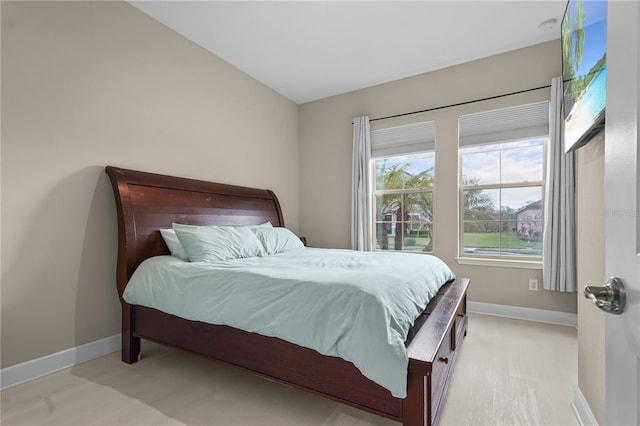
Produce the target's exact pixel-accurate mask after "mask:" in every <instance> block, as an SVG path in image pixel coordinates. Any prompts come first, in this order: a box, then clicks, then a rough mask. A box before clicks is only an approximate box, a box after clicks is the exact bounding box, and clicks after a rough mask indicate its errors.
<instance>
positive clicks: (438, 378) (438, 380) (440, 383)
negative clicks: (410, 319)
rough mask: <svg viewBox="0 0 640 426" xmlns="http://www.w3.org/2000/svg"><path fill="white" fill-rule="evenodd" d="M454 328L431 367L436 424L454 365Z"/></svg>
mask: <svg viewBox="0 0 640 426" xmlns="http://www.w3.org/2000/svg"><path fill="white" fill-rule="evenodd" d="M454 327H455V326H453V327H452V328H450V329H449V330H448V331H447V334H446V335H445V337H444V339H443V340H442V344H441V345H440V348H439V349H438V352H437V353H436V357H435V359H434V360H433V364H432V367H431V413H432V417H433V418H432V421H434V423H435V418H436V416H437V414H438V412H439V407H440V403H441V399H442V398H443V395H444V393H445V389H446V385H447V379H448V378H449V374H450V372H451V366H452V365H453V350H454V344H455V343H454V342H455V337H454V336H455V334H454V333H453V330H454Z"/></svg>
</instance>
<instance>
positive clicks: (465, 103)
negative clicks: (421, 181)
mask: <svg viewBox="0 0 640 426" xmlns="http://www.w3.org/2000/svg"><path fill="white" fill-rule="evenodd" d="M549 87H551V85H550V84H548V85H546V86H540V87H534V88H533V89H525V90H520V91H518V92H511V93H505V94H502V95H496V96H490V97H488V98H481V99H474V100H472V101H466V102H459V103H457V104H451V105H444V106H439V107H435V108H429V109H423V110H420V111H412V112H405V113H403V114H396V115H389V116H387V117H379V118H371V119H369V122H371V121H378V120H387V119H389V118H397V117H404V116H405V115H413V114H420V113H422V112H429V111H436V110H439V109H444V108H451V107H456V106H460V105H467V104H472V103H475V102H481V101H489V100H491V99H498V98H503V97H505V96H512V95H519V94H520V93H526V92H533V91H534V90H540V89H547V88H549ZM351 124H353V123H351Z"/></svg>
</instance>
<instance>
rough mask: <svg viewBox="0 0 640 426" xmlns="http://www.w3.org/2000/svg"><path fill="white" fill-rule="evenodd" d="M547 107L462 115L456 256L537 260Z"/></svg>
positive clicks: (533, 106) (541, 227) (538, 255)
mask: <svg viewBox="0 0 640 426" xmlns="http://www.w3.org/2000/svg"><path fill="white" fill-rule="evenodd" d="M548 111H549V110H548V102H540V103H536V104H528V105H522V106H517V107H511V108H506V109H502V110H493V111H487V112H482V113H476V114H470V115H467V116H461V117H460V120H459V133H460V141H459V144H460V147H459V153H460V243H459V247H460V256H461V257H479V258H493V259H495V258H497V259H513V260H518V259H520V260H522V259H525V260H534V261H541V258H542V231H543V217H544V214H543V212H544V210H543V201H542V200H543V199H544V197H543V195H544V194H543V191H544V167H545V147H546V144H547V140H548Z"/></svg>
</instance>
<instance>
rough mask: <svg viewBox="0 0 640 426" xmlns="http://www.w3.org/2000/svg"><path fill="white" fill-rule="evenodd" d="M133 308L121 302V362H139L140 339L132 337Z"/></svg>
mask: <svg viewBox="0 0 640 426" xmlns="http://www.w3.org/2000/svg"><path fill="white" fill-rule="evenodd" d="M133 315H134V314H133V307H132V306H131V305H129V304H127V303H124V302H122V361H123V362H126V363H127V364H133V363H135V362H137V361H140V338H139V337H136V336H134V335H133Z"/></svg>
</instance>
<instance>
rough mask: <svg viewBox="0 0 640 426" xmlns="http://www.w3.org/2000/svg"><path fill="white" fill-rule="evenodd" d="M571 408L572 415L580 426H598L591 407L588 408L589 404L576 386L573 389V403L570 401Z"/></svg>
mask: <svg viewBox="0 0 640 426" xmlns="http://www.w3.org/2000/svg"><path fill="white" fill-rule="evenodd" d="M571 407H572V408H573V413H574V414H575V415H576V417H577V419H578V422H579V423H580V424H581V425H582V426H598V422H597V421H596V418H595V416H594V415H593V412H592V411H591V407H589V403H588V402H587V400H586V398H585V397H584V395H583V394H582V391H581V390H580V388H579V387H578V386H576V387H575V388H574V389H573V401H571Z"/></svg>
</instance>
